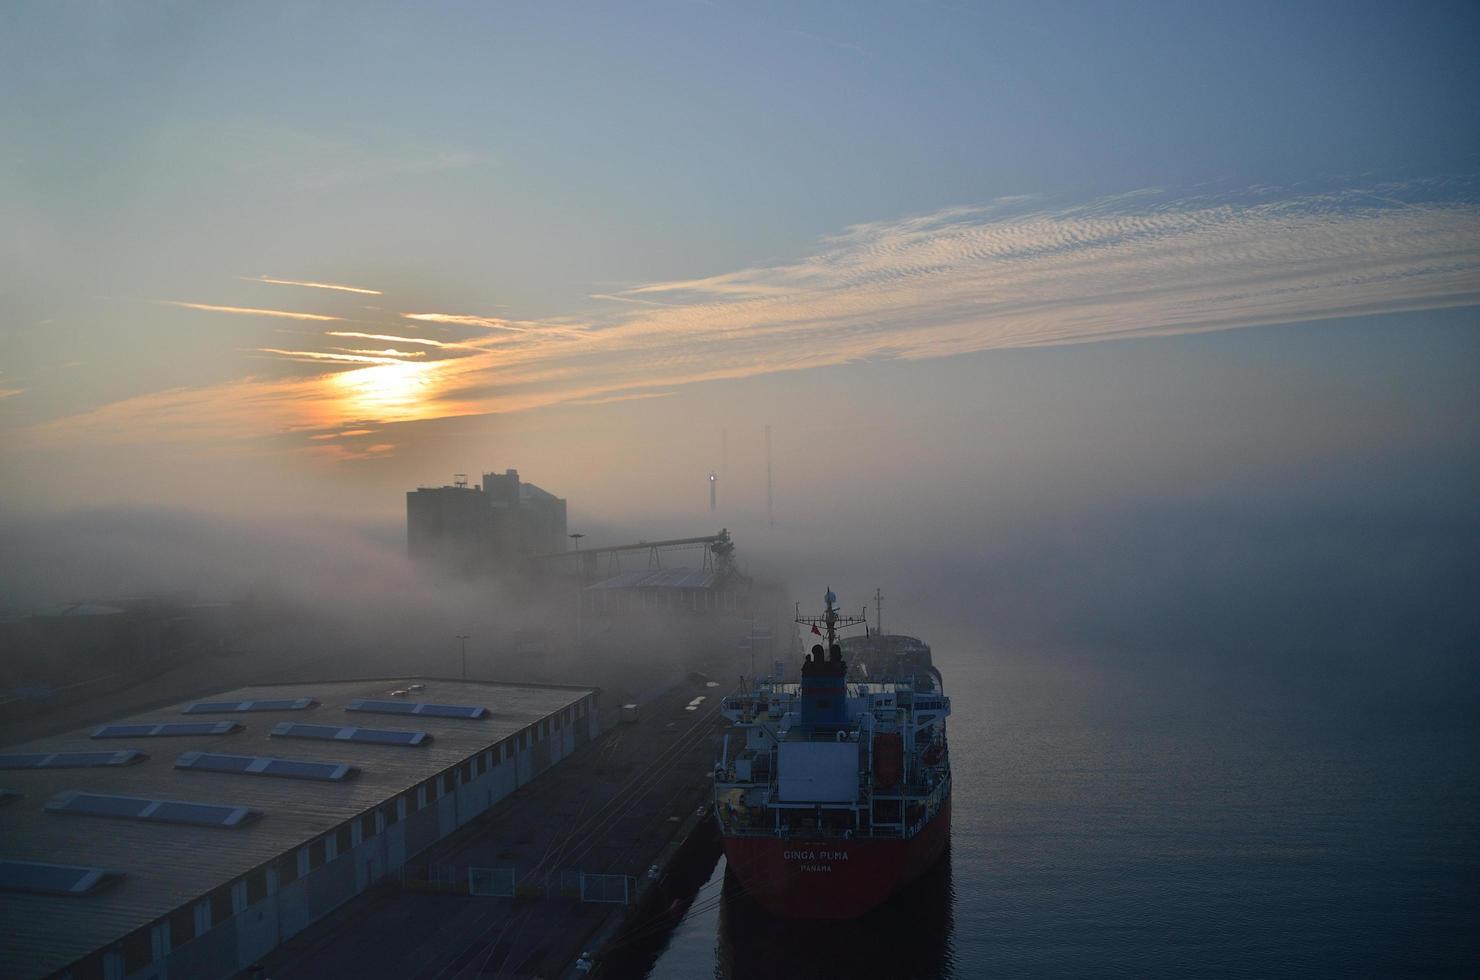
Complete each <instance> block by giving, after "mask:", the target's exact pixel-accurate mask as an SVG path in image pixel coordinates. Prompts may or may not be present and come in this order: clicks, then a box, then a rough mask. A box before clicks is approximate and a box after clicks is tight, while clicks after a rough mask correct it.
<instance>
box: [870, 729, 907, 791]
mask: <svg viewBox="0 0 1480 980" xmlns="http://www.w3.org/2000/svg"><path fill="white" fill-rule="evenodd" d="M903 769H904V740H903V739H902V738H900V736H899V735H898V734H897V733H894V732H887V733H883V734H879V735H875V736H874V788H875V789H889V788H890V787H892V786H896V785H898V784H899V777H900V773H901V772H902V770H903Z"/></svg>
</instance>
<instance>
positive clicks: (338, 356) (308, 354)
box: [257, 347, 400, 364]
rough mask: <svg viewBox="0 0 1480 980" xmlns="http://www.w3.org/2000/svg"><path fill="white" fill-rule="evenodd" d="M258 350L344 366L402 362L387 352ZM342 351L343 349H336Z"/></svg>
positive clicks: (272, 348)
mask: <svg viewBox="0 0 1480 980" xmlns="http://www.w3.org/2000/svg"><path fill="white" fill-rule="evenodd" d="M257 350H258V351H259V352H261V353H263V354H277V355H279V356H280V357H286V358H290V359H292V360H302V361H332V362H336V363H342V364H398V363H400V361H399V360H398V359H397V358H395V357H392V356H390V355H389V353H388V352H386V351H345V352H344V353H333V352H331V351H316V350H283V349H282V348H280V347H259V348H257ZM336 350H342V348H336Z"/></svg>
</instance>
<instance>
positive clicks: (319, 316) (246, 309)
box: [154, 299, 344, 320]
mask: <svg viewBox="0 0 1480 980" xmlns="http://www.w3.org/2000/svg"><path fill="white" fill-rule="evenodd" d="M154 302H156V303H159V304H161V305H163V306H179V307H183V308H184V309H187V310H205V311H206V312H208V313H239V314H243V315H245V316H275V317H281V318H282V319H284V320H343V319H344V317H342V316H326V315H324V314H323V313H299V312H297V311H295V310H262V309H258V308H256V307H254V306H216V305H214V304H211V303H186V302H184V301H182V300H174V299H157V300H155V301H154Z"/></svg>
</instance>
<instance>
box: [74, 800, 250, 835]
mask: <svg viewBox="0 0 1480 980" xmlns="http://www.w3.org/2000/svg"><path fill="white" fill-rule="evenodd" d="M46 812H48V813H65V814H71V815H75V816H83V817H114V818H116V819H120V820H147V821H150V822H153V823H180V824H189V825H191V826H195V827H227V828H233V827H240V826H241V825H242V824H245V823H247V822H248V821H250V820H253V819H255V818H256V817H260V816H261V815H262V814H261V812H260V811H257V810H253V809H251V808H250V807H245V806H233V805H232V804H229V803H195V802H191V801H188V800H154V799H149V798H148V797H143V796H114V795H112V794H108V793H79V792H75V791H74V792H67V793H62V794H61V795H60V796H56V797H53V798H52V799H51V800H50V801H49V802H48V803H47V804H46Z"/></svg>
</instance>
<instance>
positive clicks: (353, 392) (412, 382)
mask: <svg viewBox="0 0 1480 980" xmlns="http://www.w3.org/2000/svg"><path fill="white" fill-rule="evenodd" d="M438 366H439V365H438V362H436V361H432V362H428V363H422V364H415V363H411V362H404V363H397V364H376V365H374V366H372V367H364V368H357V369H355V370H353V371H345V372H343V373H341V374H336V375H333V376H332V377H331V378H330V383H331V384H332V385H333V386H334V388H335V389H336V397H337V400H338V401H339V403H340V406H341V408H342V409H343V412H344V416H345V417H346V418H354V419H376V420H378V421H382V422H408V421H413V420H416V419H423V418H428V417H430V416H431V415H432V414H434V412H433V409H432V406H431V402H432V400H433V398H434V396H435V395H436V393H437V383H436V382H437V376H436V375H437V368H438Z"/></svg>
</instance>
